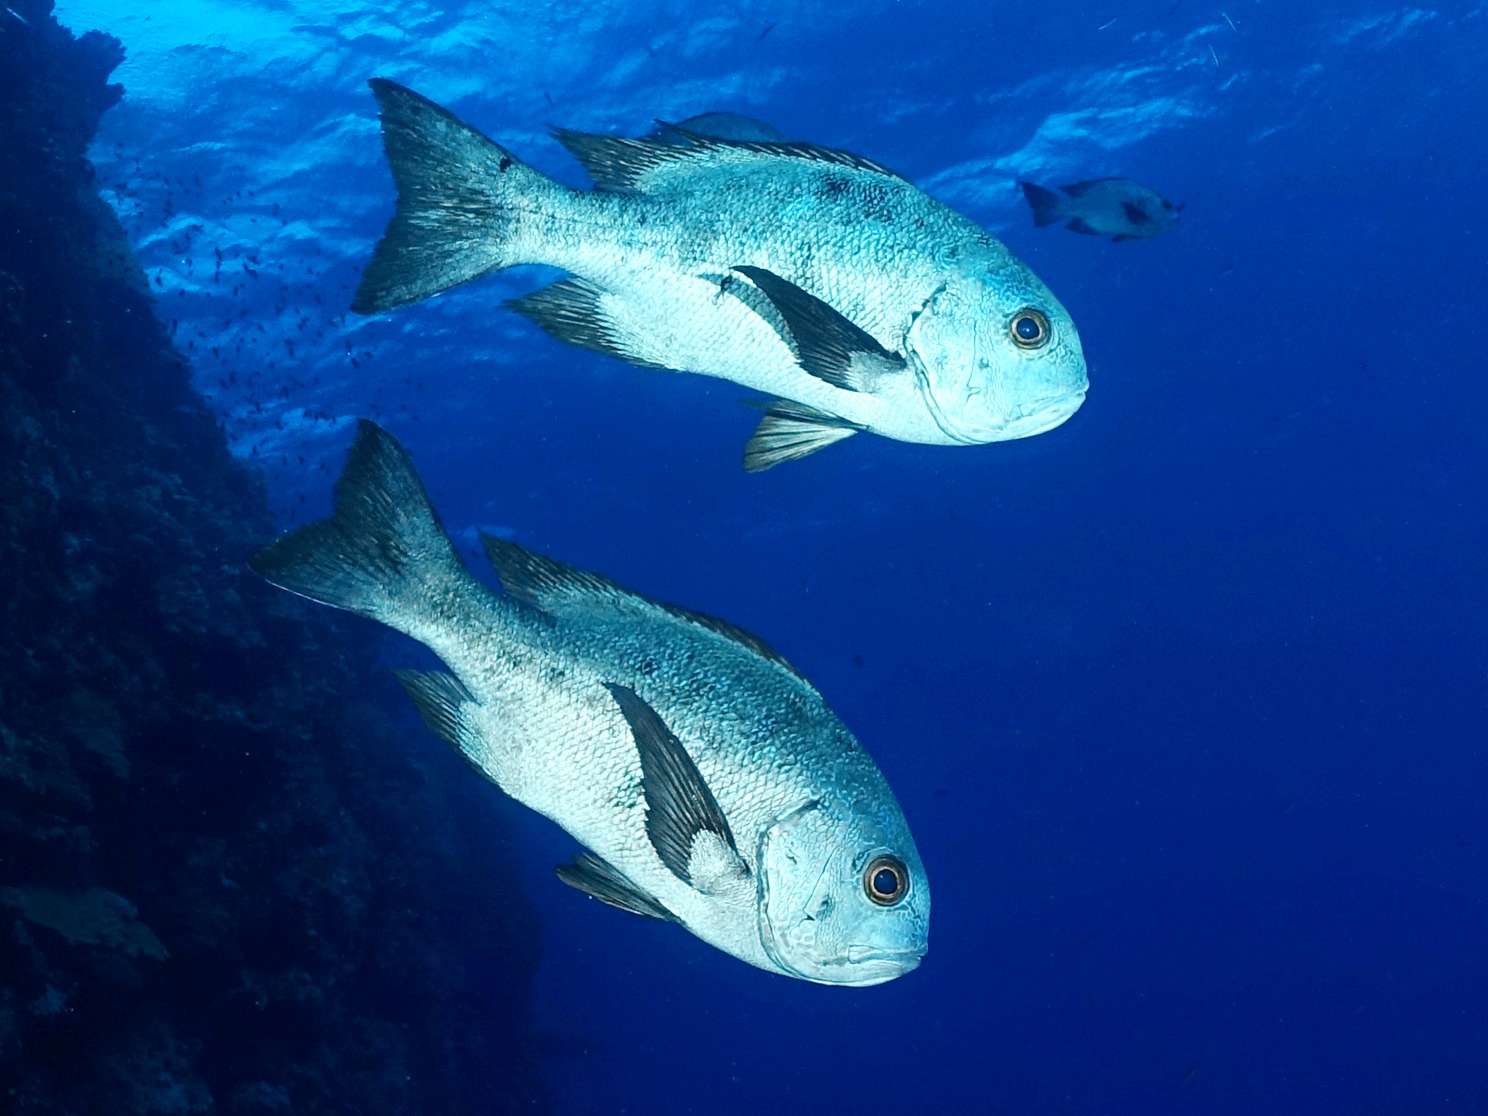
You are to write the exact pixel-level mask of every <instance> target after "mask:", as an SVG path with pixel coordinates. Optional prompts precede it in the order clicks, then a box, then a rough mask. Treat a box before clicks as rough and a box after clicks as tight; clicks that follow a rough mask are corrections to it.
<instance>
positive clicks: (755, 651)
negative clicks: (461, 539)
mask: <svg viewBox="0 0 1488 1116" xmlns="http://www.w3.org/2000/svg"><path fill="white" fill-rule="evenodd" d="M485 541H486V549H487V554H488V556H489V557H490V559H491V561H492V563H493V565H494V566H495V568H496V571H497V573H498V576H499V577H500V579H501V582H502V585H503V588H504V589H505V593H504V594H498V593H495V592H493V591H492V590H490V589H488V588H486V587H485V586H484V585H482V584H481V583H480V582H478V581H477V580H476V579H475V578H474V577H473V576H472V575H471V574H470V572H469V571H468V570H466V569H465V567H464V566H463V565H462V564H461V563H460V561H459V559H458V558H457V557H456V555H455V552H454V550H453V548H452V547H451V545H450V543H449V539H448V537H447V536H446V534H445V533H444V530H443V528H442V527H441V526H440V525H439V522H438V520H437V518H436V516H435V513H434V510H433V508H432V507H431V506H430V504H429V501H428V497H427V495H426V494H425V492H424V489H423V486H422V484H421V483H420V481H419V479H418V476H417V474H416V473H415V472H414V470H413V466H412V464H411V462H410V461H409V460H408V457H407V455H406V453H404V451H403V449H402V447H401V446H399V445H398V444H397V443H396V442H395V441H394V440H393V439H392V438H391V437H390V436H389V435H388V434H387V433H386V432H384V431H382V430H381V429H380V428H378V427H377V426H375V425H374V424H372V423H370V422H365V421H364V422H363V423H362V425H361V430H360V432H359V435H358V438H357V441H356V444H355V445H354V446H353V448H352V452H351V456H350V459H349V460H348V463H347V466H346V469H345V471H344V472H343V474H342V478H341V480H340V482H339V483H338V485H337V489H336V510H335V514H334V515H333V516H332V517H331V518H330V519H328V520H323V521H321V522H318V523H313V524H310V525H307V526H305V527H302V528H300V529H299V530H297V531H295V532H293V533H291V534H289V535H287V536H285V537H284V538H283V539H280V540H279V541H278V542H276V543H274V544H273V545H271V546H270V547H268V548H266V549H265V550H263V551H262V552H260V553H259V554H258V555H256V556H255V557H254V558H253V560H252V563H251V564H252V566H253V568H254V569H255V570H257V571H258V572H259V573H260V574H262V575H263V576H264V577H266V578H268V579H269V580H270V581H272V582H274V583H275V584H278V585H281V586H283V587H285V588H287V589H290V590H292V591H294V592H297V593H300V594H301V595H303V596H306V597H309V598H311V599H313V600H317V601H321V602H324V603H327V604H331V605H335V606H337V607H340V608H345V609H349V610H351V611H353V612H357V613H360V614H362V615H365V616H369V617H372V618H373V619H376V620H379V621H381V622H382V623H384V624H386V625H388V626H389V627H392V628H394V629H396V630H398V631H400V632H403V633H405V634H407V635H410V636H412V637H413V638H414V639H416V640H419V641H420V642H422V643H424V644H426V645H427V646H428V647H429V648H431V649H432V650H433V651H434V652H435V654H437V655H438V656H439V657H440V658H441V659H442V660H443V661H444V663H445V664H446V665H447V666H448V667H449V670H450V673H447V674H446V673H443V672H432V673H416V672H400V680H401V681H402V682H403V684H404V686H405V687H406V688H407V689H408V692H409V693H410V695H411V696H412V697H413V699H414V702H415V704H416V705H417V706H418V708H419V711H420V712H421V714H422V715H423V717H424V719H425V721H426V723H427V724H428V725H429V727H430V728H431V729H432V730H433V731H434V732H435V733H437V734H438V735H439V736H441V737H442V738H444V739H445V740H446V741H448V742H449V743H450V744H452V745H453V746H454V747H455V748H457V749H458V750H459V751H460V752H461V753H463V754H464V755H465V757H466V758H467V759H468V760H470V762H471V763H472V764H474V765H475V766H476V767H477V768H479V769H480V770H481V771H482V772H483V773H484V774H486V775H487V776H488V777H489V778H490V779H491V780H492V781H494V782H495V783H496V784H497V785H498V786H500V787H501V788H502V789H503V790H505V791H506V792H507V793H508V794H510V795H511V796H512V797H514V798H516V799H517V800H518V801H520V802H522V803H524V804H526V805H527V806H530V807H531V808H532V809H534V810H537V811H538V812H539V813H541V814H544V815H546V816H547V817H549V818H551V819H553V820H554V821H555V822H557V823H558V824H559V825H560V826H562V827H563V828H564V829H566V830H567V831H568V832H569V833H570V834H572V835H573V836H574V837H575V838H576V839H577V840H578V841H579V842H580V843H582V844H583V845H584V846H585V847H586V848H587V849H588V850H589V851H588V853H586V854H584V855H582V856H580V857H579V858H578V860H577V861H576V862H575V863H574V864H571V865H567V866H565V867H563V868H560V869H559V876H560V878H562V879H563V880H564V881H565V882H567V883H570V884H572V885H573V886H575V887H578V888H580V889H581V890H583V891H585V892H587V893H589V894H590V895H593V896H595V897H596V898H599V899H602V900H604V901H606V902H608V903H611V904H613V905H615V906H618V907H622V908H624V909H626V910H629V911H633V912H635V913H637V914H643V915H648V916H651V917H655V918H660V919H668V920H672V921H675V922H678V923H681V924H682V925H683V926H685V927H686V928H687V929H688V930H690V931H692V932H693V933H694V934H696V935H697V936H698V937H700V938H702V939H703V940H704V941H707V942H709V943H711V944H713V945H715V946H717V947H718V948H719V949H722V950H725V951H727V952H728V953H731V954H733V955H734V956H736V957H739V958H742V959H743V960H745V961H748V962H750V963H751V964H753V965H757V966H759V967H760V968H763V969H768V970H771V971H773V972H777V973H782V974H785V975H788V976H793V977H798V978H802V979H806V980H812V981H817V982H820V983H826V984H843V985H869V984H877V983H880V982H882V981H885V980H890V979H892V978H894V977H896V976H899V975H901V974H902V973H904V972H907V971H908V970H910V969H912V968H914V967H915V966H916V965H917V964H918V963H919V960H920V958H921V956H922V955H923V954H924V952H925V948H926V933H927V924H928V918H929V911H930V892H929V887H928V885H927V883H926V881H925V875H924V868H923V866H922V865H921V862H920V858H919V854H918V853H917V852H916V850H915V846H914V841H913V839H912V838H911V836H910V833H909V829H908V826H907V825H906V823H905V820H904V816H903V814H902V812H901V811H900V808H899V805H898V803H897V802H896V801H895V799H894V795H893V792H892V791H891V790H890V789H889V787H888V785H887V783H886V782H885V780H884V778H883V776H882V775H881V774H880V773H879V771H878V769H877V768H876V767H875V766H874V764H873V762H872V760H870V759H869V757H868V756H867V754H866V753H865V752H864V751H863V750H862V748H861V747H859V745H858V744H857V742H856V741H855V740H854V739H853V737H852V735H851V734H850V733H849V732H848V730H847V729H846V728H845V727H844V726H843V724H842V723H841V722H840V721H839V720H838V719H837V718H836V716H834V715H833V714H832V712H831V710H829V709H828V708H827V706H826V704H825V703H824V702H823V700H822V698H821V695H820V694H818V693H817V692H816V690H815V689H814V688H813V687H812V686H811V684H810V683H808V682H807V681H806V680H805V679H804V678H802V677H801V676H800V675H799V674H797V673H796V672H795V671H794V670H793V669H792V668H791V667H790V666H789V665H788V664H786V663H785V662H784V660H782V659H781V658H780V657H779V656H778V655H776V654H775V653H774V652H773V651H771V650H770V649H769V648H768V647H766V646H765V645H764V644H763V643H761V642H760V641H759V640H757V639H755V638H754V637H752V636H750V635H748V634H747V633H744V632H742V631H740V630H739V629H737V628H734V627H733V626H732V625H729V624H727V623H726V622H723V621H720V620H717V619H714V618H711V617H706V616H702V615H700V614H695V613H691V612H687V611H685V610H683V609H680V608H676V607H673V606H668V605H662V604H659V603H657V602H654V601H650V600H648V599H646V598H643V597H640V596H637V595H636V594H634V593H631V592H629V591H627V590H625V589H622V588H621V587H619V586H618V585H616V584H615V583H613V582H611V581H609V580H607V579H605V578H603V577H600V576H598V575H595V574H590V573H585V572H582V571H579V570H575V569H572V568H570V567H567V566H563V565H561V564H559V563H557V562H554V561H552V560H550V559H546V558H542V557H540V556H538V555H536V554H533V553H531V552H529V551H527V550H524V549H523V548H521V547H519V546H517V545H515V544H514V543H510V542H506V541H503V540H500V539H495V538H487V539H486V540H485Z"/></svg>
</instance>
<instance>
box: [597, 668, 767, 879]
mask: <svg viewBox="0 0 1488 1116" xmlns="http://www.w3.org/2000/svg"><path fill="white" fill-rule="evenodd" d="M605 688H606V689H608V690H609V691H610V694H611V695H612V696H613V697H614V699H615V703H616V704H617V705H619V706H620V712H621V713H623V714H624V715H625V720H626V723H628V724H629V725H630V731H631V735H632V736H633V737H634V738H635V743H636V750H637V751H638V752H639V753H640V756H641V779H642V784H643V789H644V791H645V795H646V836H647V837H649V838H650V840H651V845H652V847H653V848H654V849H655V850H656V855H657V856H659V857H661V862H662V863H663V864H665V865H666V866H667V867H668V868H669V869H671V872H672V874H673V875H674V876H676V877H677V878H678V879H679V880H681V881H682V882H683V883H686V884H694V883H695V881H694V880H693V876H692V866H693V853H694V851H699V852H702V853H705V854H706V860H707V862H708V875H709V876H710V877H713V876H716V875H718V874H719V870H718V867H717V865H716V864H715V863H713V862H715V861H716V860H717V859H718V857H719V854H722V855H724V856H726V857H729V858H731V859H732V861H733V862H734V863H736V864H737V866H738V867H739V868H741V869H743V870H744V871H745V872H746V873H747V871H748V869H747V868H746V867H745V866H744V863H743V861H742V859H740V857H739V850H738V846H737V845H735V844H734V835H733V832H732V831H731V830H730V829H729V824H728V820H727V819H726V818H725V817H724V816H723V811H722V810H721V809H719V806H718V800H717V799H716V798H714V797H713V792H712V791H710V790H709V789H708V784H707V783H705V782H703V776H702V774H701V773H700V772H699V771H698V769H697V765H696V764H695V763H693V762H692V757H691V756H689V755H688V754H687V749H685V748H684V747H682V742H681V741H680V740H678V739H677V737H676V736H675V735H674V734H673V733H672V730H671V729H669V728H667V726H666V723H665V722H664V721H662V719H661V717H660V716H658V714H657V712H656V710H654V709H652V708H651V706H650V705H648V704H647V703H646V701H645V699H643V698H642V697H641V696H640V695H639V694H637V693H636V692H635V691H634V690H632V689H631V688H630V687H628V686H619V685H615V684H612V683H607V684H606V687H605ZM703 834H712V835H713V837H714V838H716V840H707V841H705V842H704V843H703V845H702V847H701V848H700V849H695V845H696V844H697V841H698V838H699V837H700V836H701V835H703Z"/></svg>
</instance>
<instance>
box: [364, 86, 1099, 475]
mask: <svg viewBox="0 0 1488 1116" xmlns="http://www.w3.org/2000/svg"><path fill="white" fill-rule="evenodd" d="M372 88H373V91H374V92H375V93H376V95H377V100H378V102H379V104H380V106H381V109H382V130H383V142H384V145H385V147H386V150H387V156H388V161H389V163H390V164H391V166H392V171H393V178H394V180H395V182H396V183H397V186H398V208H397V212H396V213H395V215H394V216H393V219H392V221H391V222H390V223H389V225H388V228H387V232H386V234H385V235H384V236H383V239H382V241H381V242H380V243H379V244H378V246H377V250H376V253H375V254H374V256H373V259H372V262H371V264H370V265H369V266H368V267H367V270H366V272H365V274H364V275H363V276H362V282H361V286H360V288H359V289H358V291H357V294H356V299H355V301H354V302H353V308H354V309H355V310H357V311H359V312H361V313H367V314H370V313H376V312H378V311H382V310H387V309H390V308H392V307H395V306H402V305H405V304H407V303H411V302H416V301H418V300H419V299H423V298H427V297H429V296H430V295H433V294H436V293H438V292H439V291H443V290H446V289H447V288H449V287H453V286H455V285H456V284H458V283H463V282H465V281H467V280H470V279H475V278H478V277H480V276H483V275H487V274H490V273H491V272H493V271H498V270H500V269H502V268H506V267H511V266H513V265H515V264H547V265H551V266H553V267H558V268H562V269H563V270H565V271H568V272H569V273H570V274H571V275H572V278H568V279H564V280H561V281H560V282H558V283H555V284H553V285H552V286H550V287H546V288H544V289H542V290H539V291H536V292H534V293H532V294H529V295H526V296H524V297H522V298H519V299H516V300H515V301H513V302H511V303H510V304H509V305H510V306H511V308H512V309H514V310H516V311H518V312H519V313H521V314H524V315H526V316H527V317H528V318H530V319H531V320H532V321H534V322H535V323H537V325H539V326H541V327H542V328H543V329H544V330H546V331H547V332H548V333H550V334H552V335H553V336H555V337H558V338H560V339H562V340H564V341H568V342H571V343H573V344H575V345H582V346H584V347H586V348H590V349H596V350H598V351H600V352H604V353H609V354H611V355H613V356H617V357H619V358H620V359H622V360H627V361H630V362H631V363H632V364H638V365H642V366H649V367H657V368H672V369H678V370H681V371H686V372H699V373H702V374H704V375H708V376H720V377H723V378H724V379H728V380H733V381H734V382H736V383H739V384H743V385H745V386H747V387H751V388H755V389H757V390H759V391H762V392H767V393H769V394H770V395H772V396H774V397H775V401H774V402H773V403H766V404H765V407H766V414H765V417H764V419H763V420H762V421H761V422H760V425H759V428H758V429H757V430H756V431H755V434H754V436H753V438H752V439H751V440H750V442H749V445H748V446H747V447H746V449H745V454H744V464H745V468H747V469H750V470H758V469H767V468H769V467H770V466H772V465H776V464H778V463H780V462H782V461H790V460H793V459H795V458H798V457H804V456H805V455H806V454H809V453H811V452H813V451H815V450H818V449H820V448H822V447H823V446H828V445H831V444H832V443H833V442H837V441H840V440H841V439H843V438H846V437H849V436H850V435H852V434H853V433H855V432H857V431H859V430H871V431H873V432H874V433H876V434H882V435H884V436H885V437H889V438H897V439H900V440H902V441H906V442H925V443H932V444H938V445H972V444H978V443H983V442H997V441H1005V440H1007V439H1010V438H1025V437H1028V436H1030V435H1033V434H1039V433H1042V432H1043V431H1046V430H1049V429H1052V428H1053V427H1055V426H1058V425H1059V424H1060V423H1062V422H1064V420H1065V419H1067V418H1069V417H1070V415H1072V414H1074V412H1075V410H1076V409H1077V408H1078V407H1079V406H1080V403H1081V402H1082V401H1083V400H1084V398H1085V390H1086V386H1087V382H1086V377H1085V358H1084V355H1083V354H1082V352H1081V349H1080V339H1079V336H1078V335H1077V334H1076V332H1075V327H1074V323H1073V322H1071V321H1070V318H1069V315H1068V314H1067V313H1066V312H1065V310H1064V307H1062V306H1061V305H1060V304H1059V303H1058V302H1057V301H1056V300H1055V298H1054V296H1053V295H1052V294H1050V293H1049V291H1048V289H1047V288H1046V287H1045V286H1044V285H1043V283H1041V282H1039V280H1038V279H1037V278H1036V277H1035V276H1034V275H1033V273H1032V272H1030V271H1029V270H1028V268H1027V267H1025V266H1024V265H1023V264H1022V263H1021V262H1020V261H1019V260H1018V259H1017V258H1015V257H1014V256H1013V254H1012V253H1011V252H1009V251H1008V250H1007V248H1006V247H1005V246H1004V245H1003V244H1002V243H1001V242H1000V241H999V240H997V239H996V238H995V237H993V236H991V235H990V234H989V233H987V232H986V231H985V230H983V229H982V228H980V227H979V226H978V225H976V224H974V223H973V222H971V221H969V220H968V219H967V218H965V217H963V216H961V215H960V214H959V213H956V212H955V211H953V210H951V209H950V208H948V207H947V206H945V205H943V204H941V203H940V202H938V201H936V200H935V199H934V198H931V197H929V196H928V195H926V194H925V193H923V192H922V191H921V190H919V189H917V188H916V187H915V186H914V185H913V184H912V183H910V182H907V181H906V180H904V179H903V178H900V177H899V176H898V175H896V174H894V173H892V172H891V171H888V170H885V169H884V168H883V167H881V166H879V165H877V164H876V163H872V162H869V161H868V160H867V159H862V158H859V157H858V156H856V155H852V154H849V153H847V152H844V151H836V150H832V149H829V148H825V147H817V146H814V145H811V144H805V143H791V142H766V141H761V140H757V139H727V138H722V137H719V136H712V135H705V134H703V133H702V132H699V131H695V130H692V129H688V128H684V127H680V126H679V127H672V128H664V129H663V134H662V135H660V136H649V137H644V138H641V139H622V138H619V137H615V136H596V135H586V134H583V133H579V132H569V131H559V132H557V133H556V134H557V138H558V139H559V140H560V141H561V142H562V143H563V144H564V146H566V147H567V148H568V149H569V150H570V151H571V152H573V154H574V155H575V156H577V157H578V159H579V160H580V161H581V162H582V163H583V164H584V166H585V168H586V169H587V170H588V172H589V174H590V177H592V178H593V180H594V184H595V189H594V190H592V191H581V190H571V189H569V188H567V187H565V186H562V185H560V184H559V183H557V182H555V181H553V180H552V179H550V178H548V177H547V176H546V175H544V174H542V173H540V172H538V171H536V170H534V169H532V168H531V167H529V166H527V165H525V164H524V163H522V162H521V161H519V160H518V159H517V158H516V157H515V156H514V155H512V154H511V153H510V152H508V151H506V150H505V149H504V148H502V147H501V146H499V145H498V144H496V143H493V142H492V141H491V140H489V139H487V138H486V137H485V136H483V135H481V134H480V133H479V132H477V131H475V130H474V129H472V128H471V127H469V126H468V125H466V124H464V123H463V122H461V121H460V120H458V119H457V118H456V117H454V116H452V115H451V114H450V113H448V112H446V111H445V110H444V109H442V108H440V107H439V106H438V105H436V104H434V103H433V102H432V101H429V100H427V99H425V98H424V97H421V96H419V95H418V94H417V93H414V92H413V91H411V90H409V89H405V88H403V87H402V86H400V85H396V84H394V83H393V82H390V81H386V80H383V79H374V80H373V81H372ZM755 126H756V127H758V125H755ZM746 134H747V133H746Z"/></svg>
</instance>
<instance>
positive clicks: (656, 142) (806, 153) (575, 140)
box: [553, 124, 902, 190]
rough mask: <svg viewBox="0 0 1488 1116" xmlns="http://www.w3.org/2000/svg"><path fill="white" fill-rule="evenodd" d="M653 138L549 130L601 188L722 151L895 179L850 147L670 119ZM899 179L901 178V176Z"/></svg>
mask: <svg viewBox="0 0 1488 1116" xmlns="http://www.w3.org/2000/svg"><path fill="white" fill-rule="evenodd" d="M660 127H661V133H662V134H661V136H659V137H657V138H651V137H644V138H642V139H628V138H626V137H625V136H599V135H594V134H592V133H590V132H574V131H569V130H568V129H566V128H557V129H555V130H554V131H553V138H554V139H556V140H557V141H558V142H559V143H561V144H563V146H564V147H566V148H568V150H569V151H570V152H572V153H573V156H574V158H576V159H577V160H578V161H579V162H581V163H583V164H584V169H585V170H586V171H588V172H589V177H590V178H592V179H593V180H594V185H595V186H596V187H597V188H598V189H601V190H645V189H646V188H647V185H648V182H647V178H648V177H649V176H650V175H651V174H652V172H654V171H656V170H657V169H658V168H660V167H664V166H667V165H669V164H682V163H686V162H688V161H690V160H693V159H697V158H701V157H706V156H710V155H716V154H719V153H726V152H752V153H754V154H756V155H773V156H777V157H779V158H785V159H802V160H805V161H807V162H812V163H829V164H831V165H833V166H838V167H849V168H851V169H853V170H864V171H870V172H872V173H874V174H882V175H886V176H887V177H890V178H896V179H899V178H901V176H900V175H897V174H895V173H894V172H893V171H891V170H889V169H888V168H887V167H884V166H881V165H879V164H878V163H875V162H873V161H872V160H870V159H864V158H863V157H862V156H861V155H854V154H853V153H852V152H850V151H839V150H837V149H836V148H832V147H820V146H818V145H817V144H814V143H800V142H797V141H794V140H787V141H784V142H767V141H764V140H729V139H720V138H718V137H717V136H708V135H703V134H702V133H700V132H694V131H690V130H688V129H686V128H682V127H679V126H677V125H672V124H661V125H660ZM901 180H902V179H901Z"/></svg>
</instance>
